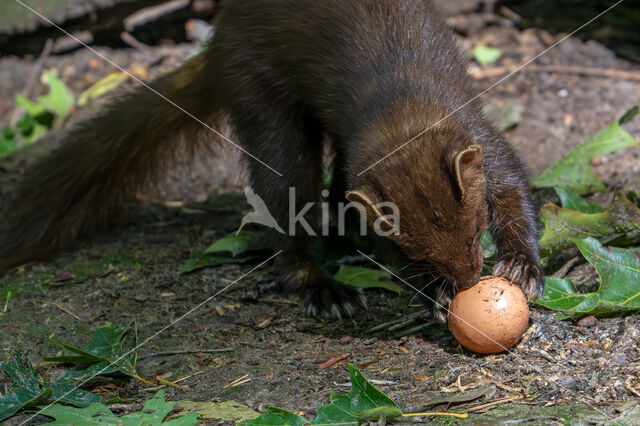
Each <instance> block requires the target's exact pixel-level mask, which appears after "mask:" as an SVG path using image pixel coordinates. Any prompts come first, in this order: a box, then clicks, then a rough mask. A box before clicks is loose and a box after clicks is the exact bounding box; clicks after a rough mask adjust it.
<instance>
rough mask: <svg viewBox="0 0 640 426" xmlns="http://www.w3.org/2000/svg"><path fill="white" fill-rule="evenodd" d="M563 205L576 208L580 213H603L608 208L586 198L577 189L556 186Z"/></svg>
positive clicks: (567, 207) (571, 208)
mask: <svg viewBox="0 0 640 426" xmlns="http://www.w3.org/2000/svg"><path fill="white" fill-rule="evenodd" d="M554 189H555V191H556V194H558V197H560V202H561V203H562V207H564V208H565V209H569V210H575V211H577V212H580V213H602V212H603V211H605V210H606V209H605V208H604V207H602V206H599V205H598V204H595V203H592V202H591V201H589V200H585V199H584V198H582V197H581V196H580V194H578V193H577V192H575V191H572V190H571V189H563V188H554Z"/></svg>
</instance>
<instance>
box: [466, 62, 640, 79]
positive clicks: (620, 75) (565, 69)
mask: <svg viewBox="0 0 640 426" xmlns="http://www.w3.org/2000/svg"><path fill="white" fill-rule="evenodd" d="M521 67H522V65H509V66H505V67H495V68H488V69H477V70H474V71H472V72H471V76H472V77H473V78H475V79H476V80H482V79H485V78H490V77H498V76H501V75H503V74H509V73H512V72H516V71H519V70H522V71H527V72H540V71H543V72H556V73H562V74H582V75H586V76H592V77H605V78H613V79H621V80H633V81H640V72H634V71H622V70H616V69H608V68H588V67H579V66H571V65H528V66H527V67H523V68H521Z"/></svg>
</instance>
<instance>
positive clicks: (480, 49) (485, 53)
mask: <svg viewBox="0 0 640 426" xmlns="http://www.w3.org/2000/svg"><path fill="white" fill-rule="evenodd" d="M471 54H472V55H473V58H474V59H475V60H476V61H477V62H478V63H479V64H480V65H489V64H492V63H494V62H495V61H497V60H498V59H500V56H502V51H501V50H500V49H498V48H497V47H488V46H482V45H478V46H476V47H474V48H473V49H472V50H471Z"/></svg>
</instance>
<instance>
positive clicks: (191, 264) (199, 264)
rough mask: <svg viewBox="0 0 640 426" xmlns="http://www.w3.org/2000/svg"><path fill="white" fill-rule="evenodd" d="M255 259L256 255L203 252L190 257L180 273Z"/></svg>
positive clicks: (179, 270)
mask: <svg viewBox="0 0 640 426" xmlns="http://www.w3.org/2000/svg"><path fill="white" fill-rule="evenodd" d="M253 259H255V256H245V257H227V256H215V255H210V254H201V255H199V256H196V257H192V258H190V259H188V260H187V261H186V262H185V263H184V265H182V266H181V267H180V269H178V274H179V275H182V274H186V273H188V272H193V271H197V270H198V269H202V268H206V267H207V266H216V265H226V264H229V263H246V262H248V261H250V260H253Z"/></svg>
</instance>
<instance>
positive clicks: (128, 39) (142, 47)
mask: <svg viewBox="0 0 640 426" xmlns="http://www.w3.org/2000/svg"><path fill="white" fill-rule="evenodd" d="M120 38H121V39H122V41H124V42H125V43H127V44H128V45H129V46H131V47H133V48H134V49H136V50H139V51H141V52H149V49H150V48H149V46H147V45H146V44H144V43H143V42H141V41H140V40H138V39H137V38H135V37H134V36H132V35H131V34H130V33H128V32H126V31H123V32H121V33H120ZM169 207H172V206H169Z"/></svg>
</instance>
